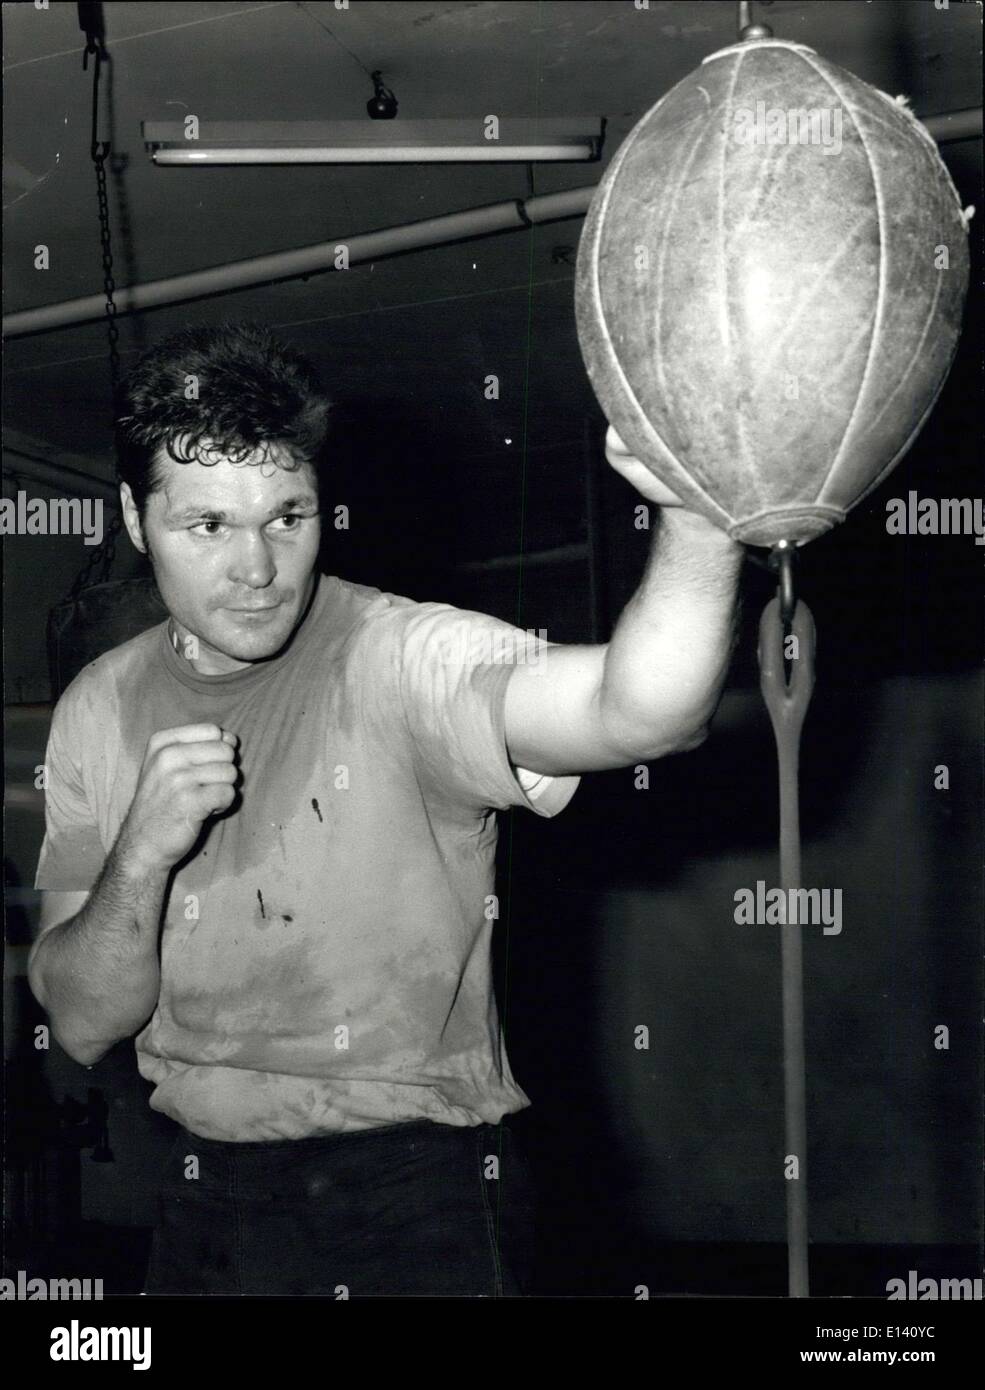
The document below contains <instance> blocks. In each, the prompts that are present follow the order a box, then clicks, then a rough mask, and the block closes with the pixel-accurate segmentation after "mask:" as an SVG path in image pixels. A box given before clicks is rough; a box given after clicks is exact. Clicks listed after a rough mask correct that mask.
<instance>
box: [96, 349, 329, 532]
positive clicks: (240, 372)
mask: <svg viewBox="0 0 985 1390" xmlns="http://www.w3.org/2000/svg"><path fill="white" fill-rule="evenodd" d="M192 386H193V387H194V389H193V390H192V389H190V388H191V387H192ZM189 397H191V398H189ZM331 409H332V406H331V403H330V401H329V400H328V398H327V397H326V395H325V392H324V388H323V387H322V384H321V382H320V380H319V378H318V376H317V374H316V372H315V370H314V368H313V367H312V366H311V364H310V362H308V361H307V359H306V358H305V357H303V356H302V355H301V354H300V353H299V352H296V351H295V350H294V349H293V348H290V347H288V346H286V345H285V344H284V343H282V342H279V341H278V340H277V339H276V338H275V337H274V335H273V334H272V333H271V332H270V330H269V329H267V328H264V327H263V326H262V325H260V324H254V323H220V324H216V325H213V326H210V327H205V328H187V329H184V330H182V331H181V332H179V333H174V334H172V335H171V336H170V337H168V338H165V339H164V340H163V341H162V342H160V343H157V344H156V345H155V346H154V347H152V348H151V349H150V350H149V351H148V352H145V353H144V355H143V356H142V357H141V358H140V360H139V362H138V363H137V364H136V366H135V367H134V368H133V370H132V372H130V374H129V376H128V377H127V379H126V380H125V381H124V382H123V384H122V386H121V388H120V393H119V396H118V398H117V407H116V452H117V472H118V474H119V478H120V481H121V482H125V483H128V484H129V486H130V490H131V491H132V493H133V499H134V502H135V503H136V505H137V510H138V512H139V513H140V515H141V516H143V512H144V507H145V505H146V502H147V498H148V497H149V495H150V494H151V493H152V492H154V491H156V490H157V488H158V487H160V485H161V481H162V479H161V476H160V474H159V471H158V468H157V466H156V455H157V454H158V451H159V450H160V449H161V448H164V449H165V450H166V451H167V453H168V454H169V455H170V456H171V458H173V459H174V460H175V461H176V462H178V463H191V462H193V461H197V462H199V463H203V464H206V465H209V464H214V463H217V462H218V460H219V458H220V457H222V458H228V459H229V460H230V461H231V462H233V463H240V462H244V461H245V460H247V459H249V458H250V456H251V455H252V454H254V453H257V452H259V454H260V457H258V458H257V459H256V460H251V461H255V462H262V461H263V459H264V458H266V457H267V454H268V450H269V448H270V446H271V445H280V446H282V448H283V450H284V452H285V453H286V454H287V456H288V461H287V462H281V458H282V457H283V456H282V455H281V456H279V457H278V459H277V461H278V462H280V463H281V466H282V467H285V468H291V469H295V468H299V467H300V466H301V465H302V463H305V462H308V463H311V464H312V465H314V468H315V474H316V477H317V475H318V473H319V464H320V462H321V457H322V452H323V449H324V446H325V442H326V439H327V435H328V424H329V413H330V411H331Z"/></svg>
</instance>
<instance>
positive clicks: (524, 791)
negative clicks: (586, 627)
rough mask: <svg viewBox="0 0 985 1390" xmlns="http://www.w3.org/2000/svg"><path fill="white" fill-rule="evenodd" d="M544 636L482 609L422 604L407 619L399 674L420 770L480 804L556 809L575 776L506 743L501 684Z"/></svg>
mask: <svg viewBox="0 0 985 1390" xmlns="http://www.w3.org/2000/svg"><path fill="white" fill-rule="evenodd" d="M547 645H549V644H547V643H546V642H544V641H543V640H541V639H539V638H538V637H537V636H536V635H535V634H533V633H527V632H524V631H523V630H522V629H520V628H517V627H513V626H512V625H511V624H509V623H506V622H503V621H501V620H500V619H499V618H493V617H490V616H489V615H488V614H486V613H475V612H470V611H468V610H466V609H459V608H453V607H451V606H449V605H448V604H437V603H427V604H421V605H418V607H417V610H416V611H415V612H413V613H412V615H411V617H410V618H409V620H406V621H405V623H404V624H403V630H402V633H401V649H400V653H399V683H400V695H401V701H402V705H403V711H404V717H405V719H406V724H407V728H408V729H409V731H410V735H411V738H412V740H413V743H414V747H415V752H416V757H417V762H418V767H419V769H420V772H421V775H422V777H423V779H424V780H425V781H426V782H427V783H428V784H429V785H430V786H431V788H432V789H434V791H435V792H436V793H437V794H439V795H443V796H444V797H445V798H447V799H449V800H451V801H454V802H456V803H459V804H461V805H463V806H466V807H473V808H475V809H476V810H480V809H489V808H494V809H498V810H505V809H506V808H507V807H510V806H525V807H527V808H528V810H531V811H534V812H536V814H537V815H539V816H554V815H557V813H558V812H559V811H561V810H563V809H564V807H565V806H567V804H568V802H569V801H570V800H571V798H572V796H573V795H574V793H575V790H576V788H577V786H578V783H579V781H580V780H581V779H580V778H579V777H577V776H565V777H552V776H548V775H546V774H543V773H537V772H531V771H529V770H528V769H526V768H520V767H515V766H514V765H513V764H512V763H511V762H510V757H509V752H508V749H507V745H506V687H507V684H508V682H509V679H510V676H511V675H512V672H513V669H514V667H515V666H516V665H518V664H519V663H521V662H523V663H535V662H537V661H538V659H539V660H543V652H544V648H545V647H546V646H547Z"/></svg>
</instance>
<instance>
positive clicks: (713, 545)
mask: <svg viewBox="0 0 985 1390" xmlns="http://www.w3.org/2000/svg"><path fill="white" fill-rule="evenodd" d="M606 446H607V447H606V453H607V456H608V459H609V462H610V463H611V464H612V466H613V467H614V468H616V470H617V471H618V472H620V473H621V474H622V475H623V476H624V477H626V478H627V479H628V480H629V481H630V482H632V483H633V485H634V486H635V487H636V488H637V490H638V491H639V492H640V493H641V494H642V495H643V496H644V497H646V498H647V500H648V501H651V502H655V503H657V505H659V506H660V507H661V508H662V512H661V516H660V524H659V527H658V528H657V530H656V534H655V535H654V539H653V542H652V545H651V548H650V554H649V556H648V559H647V565H646V570H645V573H644V575H643V579H642V581H641V583H640V586H639V588H638V589H637V591H636V593H635V594H634V595H633V597H632V598H631V599H630V601H629V603H628V604H627V605H626V607H625V609H624V611H623V613H622V614H621V616H620V618H619V621H618V623H617V624H616V627H615V630H614V632H613V634H612V637H611V639H610V641H609V642H608V643H606V644H604V645H600V646H567V645H558V646H552V647H548V648H547V649H546V651H545V652H544V653H543V655H542V659H541V660H540V661H538V662H533V663H529V664H526V665H518V666H517V667H516V668H515V669H514V671H513V674H512V675H511V677H510V681H509V685H508V686H507V692H506V742H507V747H508V750H509V754H510V758H511V760H512V761H513V762H514V763H515V764H516V765H517V766H519V767H524V768H528V769H530V771H532V772H544V773H550V774H555V775H561V774H564V773H577V772H592V771H598V770H601V769H605V768H613V767H625V766H626V765H628V764H630V763H634V762H638V761H649V760H650V759H653V758H659V757H663V756H664V755H665V754H667V753H676V752H682V751H684V750H686V749H689V748H694V747H697V745H698V744H699V743H701V742H702V741H703V739H704V738H705V736H706V734H707V728H708V723H709V721H710V719H711V716H712V714H713V713H714V711H715V707H716V705H717V704H718V701H719V698H720V696H721V692H722V686H723V685H724V682H725V676H726V674H727V671H728V665H729V661H730V658H731V654H732V648H733V646H734V640H735V627H736V621H735V619H736V607H737V591H738V579H739V572H740V569H741V565H742V556H743V549H742V546H741V545H739V544H738V543H737V542H735V541H733V540H731V539H730V538H729V537H728V536H726V535H725V534H724V532H722V531H719V530H718V528H717V527H715V526H713V525H712V524H711V523H710V522H708V521H706V520H705V519H704V518H703V517H701V516H698V515H697V513H695V512H691V511H688V510H686V509H685V508H684V507H682V506H681V505H680V502H679V500H678V499H677V498H676V497H675V496H674V494H673V493H671V492H670V491H669V490H668V489H667V488H665V487H664V485H663V484H662V483H660V482H658V481H657V479H656V478H655V477H654V476H653V474H652V473H651V472H650V470H649V469H648V468H646V467H645V466H644V465H643V464H642V463H640V462H639V460H637V459H635V458H633V456H632V455H631V454H629V452H628V450H626V447H625V445H624V444H623V443H622V441H621V440H620V439H619V437H618V436H617V435H616V434H615V432H614V431H612V430H610V431H609V435H608V437H607V440H606Z"/></svg>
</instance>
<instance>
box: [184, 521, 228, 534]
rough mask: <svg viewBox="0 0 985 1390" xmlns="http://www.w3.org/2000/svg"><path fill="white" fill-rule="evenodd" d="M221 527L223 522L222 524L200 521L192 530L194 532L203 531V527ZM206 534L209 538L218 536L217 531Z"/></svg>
mask: <svg viewBox="0 0 985 1390" xmlns="http://www.w3.org/2000/svg"><path fill="white" fill-rule="evenodd" d="M221 525H222V522H221V521H198V522H196V523H195V525H194V526H193V527H192V528H191V529H192V530H193V531H201V530H202V528H203V527H206V526H216V527H218V526H221ZM205 534H206V535H208V536H215V535H217V534H218V532H217V531H206V532H205Z"/></svg>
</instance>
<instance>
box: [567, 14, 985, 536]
mask: <svg viewBox="0 0 985 1390" xmlns="http://www.w3.org/2000/svg"><path fill="white" fill-rule="evenodd" d="M967 240H968V239H967V227H966V219H965V215H964V214H963V213H962V209H961V204H960V202H959V199H958V194H957V191H956V190H955V187H954V185H953V183H952V181H951V178H950V175H949V173H948V171H947V169H946V168H945V166H944V164H943V162H942V160H941V158H940V156H939V154H938V152H937V146H936V144H935V143H934V141H933V139H932V138H931V136H930V135H929V133H928V132H927V131H926V130H925V129H924V127H923V126H922V125H921V124H920V123H919V121H917V120H916V119H915V117H914V116H912V115H911V113H910V112H909V111H908V110H907V109H906V106H905V105H904V104H903V102H902V100H894V99H893V98H892V97H890V96H887V95H886V94H885V93H884V92H880V91H878V90H877V89H876V88H875V87H871V86H869V85H868V84H867V83H865V82H862V81H860V79H859V78H857V77H854V76H853V75H852V74H851V73H849V72H846V71H845V70H844V69H843V68H839V67H837V66H835V64H834V63H829V62H827V61H826V60H825V59H823V58H820V57H818V55H817V54H816V53H815V52H814V50H813V49H810V48H806V47H805V46H803V45H802V44H796V43H785V42H782V41H780V40H776V39H772V38H770V39H765V40H759V41H754V42H748V41H747V42H744V43H740V44H737V45H735V46H733V47H730V48H725V49H722V50H721V51H720V52H718V53H713V54H711V55H710V56H709V57H708V58H706V59H705V60H704V62H703V63H702V64H701V66H700V67H699V68H698V69H697V70H696V71H695V72H693V73H691V74H690V75H689V76H687V77H685V78H684V80H683V81H682V82H679V83H678V84H677V86H676V87H674V88H672V89H671V91H669V92H668V93H667V95H666V96H664V97H663V98H662V99H661V100H660V101H659V102H657V104H656V106H654V107H653V108H652V109H651V110H650V111H648V112H647V113H646V115H645V116H644V117H643V119H642V120H641V121H640V122H639V123H638V124H637V125H636V126H635V128H634V129H633V130H632V131H631V133H630V134H629V136H628V137H627V138H626V140H625V141H624V142H623V144H622V145H621V146H620V148H619V150H618V151H617V152H616V154H615V156H614V157H613V160H612V162H611V164H610V166H609V168H608V169H607V171H606V173H605V176H604V177H603V179H602V181H601V182H600V184H599V186H598V188H597V189H596V191H595V194H594V196H593V198H592V202H591V205H590V207H589V211H588V215H587V219H586V222H585V226H584V230H583V232H582V236H581V242H580V245H579V249H578V264H577V272H576V294H575V306H576V316H577V324H578V336H579V341H580V344H581V351H582V355H583V357H584V360H585V365H586V368H587V370H588V374H589V377H590V379H591V382H592V386H593V388H594V390H595V394H596V396H597V397H598V400H599V402H600V404H601V406H602V408H603V410H604V411H605V414H606V416H607V417H608V419H609V421H610V423H611V424H612V425H614V427H615V429H616V431H617V432H618V433H619V434H620V435H621V436H622V438H623V440H624V441H625V443H626V444H627V445H628V446H629V448H630V449H632V451H633V452H634V453H635V454H636V455H637V457H638V458H640V459H641V460H642V461H643V462H644V463H645V464H646V465H647V466H648V467H649V468H651V469H652V471H653V472H654V473H655V474H657V476H658V477H660V479H661V480H662V481H663V482H665V483H666V484H667V485H668V486H669V487H670V488H672V489H673V491H674V492H676V493H677V495H678V496H679V497H680V498H681V500H682V502H684V504H685V505H686V506H689V507H691V508H693V509H694V510H695V511H698V512H701V513H702V514H703V515H704V516H706V517H707V518H708V519H709V520H711V521H713V522H715V523H716V524H717V525H719V526H720V527H722V528H723V529H724V530H726V531H728V533H729V534H730V535H731V536H733V538H735V539H736V540H739V541H744V542H747V543H751V544H755V545H764V546H772V545H775V544H776V543H777V542H779V541H788V542H792V543H799V544H802V543H803V542H805V541H809V540H811V539H812V538H813V537H814V536H817V535H820V534H821V533H822V532H824V531H827V530H829V529H830V528H831V527H832V526H833V525H835V524H836V523H838V522H840V521H842V520H844V517H845V515H846V513H847V512H848V510H849V509H850V508H851V507H853V506H854V505H855V504H856V503H857V502H858V501H860V500H861V498H863V497H864V496H865V495H866V493H867V492H869V491H871V489H873V488H874V487H876V485H877V484H878V483H879V482H880V481H881V480H882V479H883V478H884V477H885V476H886V474H887V473H888V472H889V471H890V470H891V469H892V468H893V466H894V465H895V464H896V463H897V462H898V461H899V460H900V459H901V458H902V456H903V455H904V454H905V453H906V451H907V449H908V447H909V445H910V444H911V443H912V441H913V439H914V438H915V436H916V435H917V433H918V432H919V430H920V428H921V426H922V424H923V422H924V420H925V419H926V417H927V415H928V413H929V412H930V410H931V408H932V406H933V404H934V401H935V400H936V398H937V395H938V393H939V392H940V389H941V387H942V385H943V383H944V380H945V378H946V376H947V373H948V370H949V368H950V365H951V361H952V358H953V356H954V351H955V347H956V344H957V340H958V334H959V329H960V320H961V312H962V306H963V302H964V296H965V292H966V289H967V284H968V245H967Z"/></svg>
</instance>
